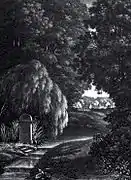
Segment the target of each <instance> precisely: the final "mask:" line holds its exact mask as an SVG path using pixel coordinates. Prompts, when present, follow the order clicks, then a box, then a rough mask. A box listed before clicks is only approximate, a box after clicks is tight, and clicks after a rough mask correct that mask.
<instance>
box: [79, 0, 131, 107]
mask: <svg viewBox="0 0 131 180" xmlns="http://www.w3.org/2000/svg"><path fill="white" fill-rule="evenodd" d="M130 10H131V3H130V1H128V0H126V1H115V0H111V1H110V0H107V1H104V0H98V1H96V2H95V3H94V4H93V6H92V7H91V8H90V9H89V16H90V18H89V19H88V20H87V21H85V26H86V28H87V33H86V35H85V36H83V37H81V39H80V42H79V44H78V45H77V46H76V49H77V53H78V58H77V59H76V60H77V61H76V62H77V63H78V62H79V68H80V64H81V68H83V66H86V67H87V72H86V71H83V76H85V77H86V74H88V75H89V74H91V77H92V78H93V81H94V84H96V85H97V88H98V89H101V88H102V89H104V90H105V91H106V92H108V93H109V94H110V96H111V97H112V98H113V99H114V101H115V103H116V105H117V106H119V107H121V108H122V107H129V106H130V86H131V83H130V74H131V63H130V54H131V53H130V51H131V31H130V25H131V21H130V17H131V14H130Z"/></svg>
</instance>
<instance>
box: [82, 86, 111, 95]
mask: <svg viewBox="0 0 131 180" xmlns="http://www.w3.org/2000/svg"><path fill="white" fill-rule="evenodd" d="M82 96H88V97H94V98H97V97H109V94H108V93H106V92H104V91H102V93H101V94H98V91H97V90H95V86H93V85H92V88H91V89H89V90H85V92H84V94H83V95H82Z"/></svg>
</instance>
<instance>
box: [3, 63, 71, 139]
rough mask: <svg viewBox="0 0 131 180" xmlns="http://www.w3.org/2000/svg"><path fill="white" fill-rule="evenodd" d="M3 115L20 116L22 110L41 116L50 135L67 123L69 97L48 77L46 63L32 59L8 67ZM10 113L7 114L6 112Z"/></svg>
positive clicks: (4, 84)
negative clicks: (67, 98)
mask: <svg viewBox="0 0 131 180" xmlns="http://www.w3.org/2000/svg"><path fill="white" fill-rule="evenodd" d="M0 92H1V93H0V101H1V107H2V108H3V109H2V111H3V112H2V114H1V117H4V119H6V115H7V116H8V117H9V116H10V117H11V115H10V113H13V114H15V115H16V117H19V116H20V115H21V114H22V113H30V114H31V115H32V116H38V117H39V119H41V121H42V122H43V129H44V131H45V132H46V133H47V134H48V137H56V136H57V135H58V134H61V133H62V132H63V128H64V127H65V126H66V125H67V122H68V113H67V100H66V97H65V96H64V95H63V94H62V92H61V90H60V88H59V87H58V85H57V84H55V83H54V82H53V81H52V80H51V79H50V77H49V75H48V72H47V70H46V68H45V67H44V65H43V64H41V63H40V62H39V61H36V60H33V61H31V62H30V63H28V64H24V65H17V66H16V67H14V68H12V69H10V70H8V72H7V73H6V74H5V75H4V76H3V77H2V78H1V81H0ZM5 112H8V113H5Z"/></svg>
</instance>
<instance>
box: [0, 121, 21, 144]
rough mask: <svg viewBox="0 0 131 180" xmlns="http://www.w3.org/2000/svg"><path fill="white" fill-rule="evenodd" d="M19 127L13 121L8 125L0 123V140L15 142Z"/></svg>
mask: <svg viewBox="0 0 131 180" xmlns="http://www.w3.org/2000/svg"><path fill="white" fill-rule="evenodd" d="M18 133H19V127H18V122H17V121H13V122H12V123H11V124H10V125H5V124H4V123H2V124H1V125H0V140H1V141H2V142H17V141H18Z"/></svg>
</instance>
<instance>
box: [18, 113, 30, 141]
mask: <svg viewBox="0 0 131 180" xmlns="http://www.w3.org/2000/svg"><path fill="white" fill-rule="evenodd" d="M32 131H33V127H32V117H31V115H29V114H22V115H21V116H20V118H19V141H20V143H24V144H32V142H33V139H32V133H33V132H32Z"/></svg>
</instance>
